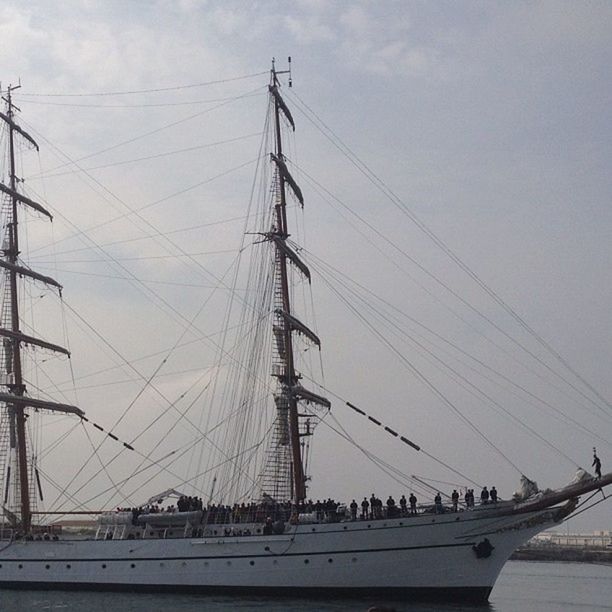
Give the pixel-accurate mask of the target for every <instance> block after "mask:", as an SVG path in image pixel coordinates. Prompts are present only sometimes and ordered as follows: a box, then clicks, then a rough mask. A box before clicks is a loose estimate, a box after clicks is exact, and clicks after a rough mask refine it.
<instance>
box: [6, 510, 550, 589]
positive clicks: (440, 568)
mask: <svg viewBox="0 0 612 612" xmlns="http://www.w3.org/2000/svg"><path fill="white" fill-rule="evenodd" d="M555 515H556V513H555V510H554V509H551V510H546V511H540V512H532V513H525V514H520V515H516V514H514V515H507V514H506V515H505V516H504V515H500V513H499V512H496V511H494V510H481V511H474V512H459V513H447V514H443V515H433V514H424V515H419V516H415V517H406V518H397V519H389V520H378V521H356V522H344V523H333V524H312V525H299V526H297V527H288V529H287V532H286V533H284V534H282V535H271V536H264V535H251V536H240V537H236V536H227V537H214V538H206V537H205V538H181V539H143V540H138V539H137V540H59V541H17V542H13V543H11V544H8V545H6V544H5V547H4V549H3V550H2V551H0V586H5V587H11V588H15V587H22V588H34V587H44V588H89V589H117V590H120V589H121V590H172V591H178V590H187V591H229V592H232V593H239V592H257V591H260V592H261V591H267V592H273V593H275V594H282V593H284V592H289V593H292V594H294V595H295V594H297V593H301V594H306V593H308V594H309V595H312V594H313V593H314V594H320V595H326V596H327V595H331V594H355V593H361V592H367V593H369V594H372V593H374V592H380V593H384V594H385V595H393V594H414V595H418V596H424V597H439V598H448V597H451V596H453V597H454V596H457V597H461V598H463V599H471V600H480V601H484V600H486V599H487V597H488V595H489V593H490V591H491V589H492V588H493V585H494V583H495V580H496V579H497V576H498V575H499V573H500V571H501V569H502V568H503V566H504V564H505V562H506V561H507V559H508V558H509V556H510V555H511V554H512V552H513V551H514V550H515V548H516V547H517V546H519V545H520V544H521V543H523V542H524V541H526V540H527V539H529V538H530V537H532V536H533V535H535V534H536V533H538V532H539V531H541V530H542V529H545V528H547V527H549V526H550V525H551V524H552V523H553V522H554V521H555V518H556V516H555ZM485 538H487V539H488V540H489V542H490V544H491V545H492V546H493V550H491V551H490V552H489V555H488V556H482V555H481V556H480V558H479V556H478V555H477V554H476V551H475V550H474V547H477V546H478V544H479V543H482V542H483V541H484V539H485ZM486 548H488V545H485V549H486ZM293 589H296V591H293ZM298 589H299V590H298Z"/></svg>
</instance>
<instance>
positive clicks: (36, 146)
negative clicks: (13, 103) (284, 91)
mask: <svg viewBox="0 0 612 612" xmlns="http://www.w3.org/2000/svg"><path fill="white" fill-rule="evenodd" d="M0 117H1V118H2V119H4V120H5V121H6V122H7V123H8V124H9V125H10V126H11V127H12V128H13V129H14V130H15V131H16V132H19V133H20V134H21V135H22V136H23V137H24V138H25V139H26V140H28V141H29V142H30V143H31V144H32V145H33V146H34V148H35V149H36V150H37V151H38V144H37V143H36V141H35V140H34V139H33V138H32V137H31V136H30V135H29V134H28V133H27V132H26V131H25V130H24V129H23V128H21V127H20V126H19V125H17V124H16V123H15V122H14V121H13V120H12V119H11V118H10V117H9V116H8V115H5V114H4V113H0ZM294 129H295V128H294Z"/></svg>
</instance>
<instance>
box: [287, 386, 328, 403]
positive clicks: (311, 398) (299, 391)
mask: <svg viewBox="0 0 612 612" xmlns="http://www.w3.org/2000/svg"><path fill="white" fill-rule="evenodd" d="M291 392H292V393H293V395H294V396H295V397H296V398H298V399H303V400H305V401H307V402H313V403H315V404H319V406H324V407H325V408H331V402H330V401H329V400H328V399H327V398H326V397H323V396H322V395H319V394H318V393H314V392H313V391H308V389H304V387H302V385H294V386H293V387H291Z"/></svg>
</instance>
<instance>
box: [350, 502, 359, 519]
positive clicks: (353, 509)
mask: <svg viewBox="0 0 612 612" xmlns="http://www.w3.org/2000/svg"><path fill="white" fill-rule="evenodd" d="M357 507H358V506H357V502H356V501H355V500H353V501H352V502H351V505H350V509H351V521H356V520H357Z"/></svg>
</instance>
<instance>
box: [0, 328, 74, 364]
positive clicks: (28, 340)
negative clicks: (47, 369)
mask: <svg viewBox="0 0 612 612" xmlns="http://www.w3.org/2000/svg"><path fill="white" fill-rule="evenodd" d="M0 336H4V337H5V338H10V339H11V340H19V342H24V343H25V344H34V345H35V346H40V347H41V348H46V349H49V350H51V351H55V352H56V353H63V354H64V355H68V357H70V351H69V350H68V349H65V348H64V347H63V346H59V345H57V344H52V343H51V342H47V341H46V340H40V339H38V338H34V337H33V336H26V335H25V334H22V333H21V332H14V331H11V330H10V329H4V328H2V327H0Z"/></svg>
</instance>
